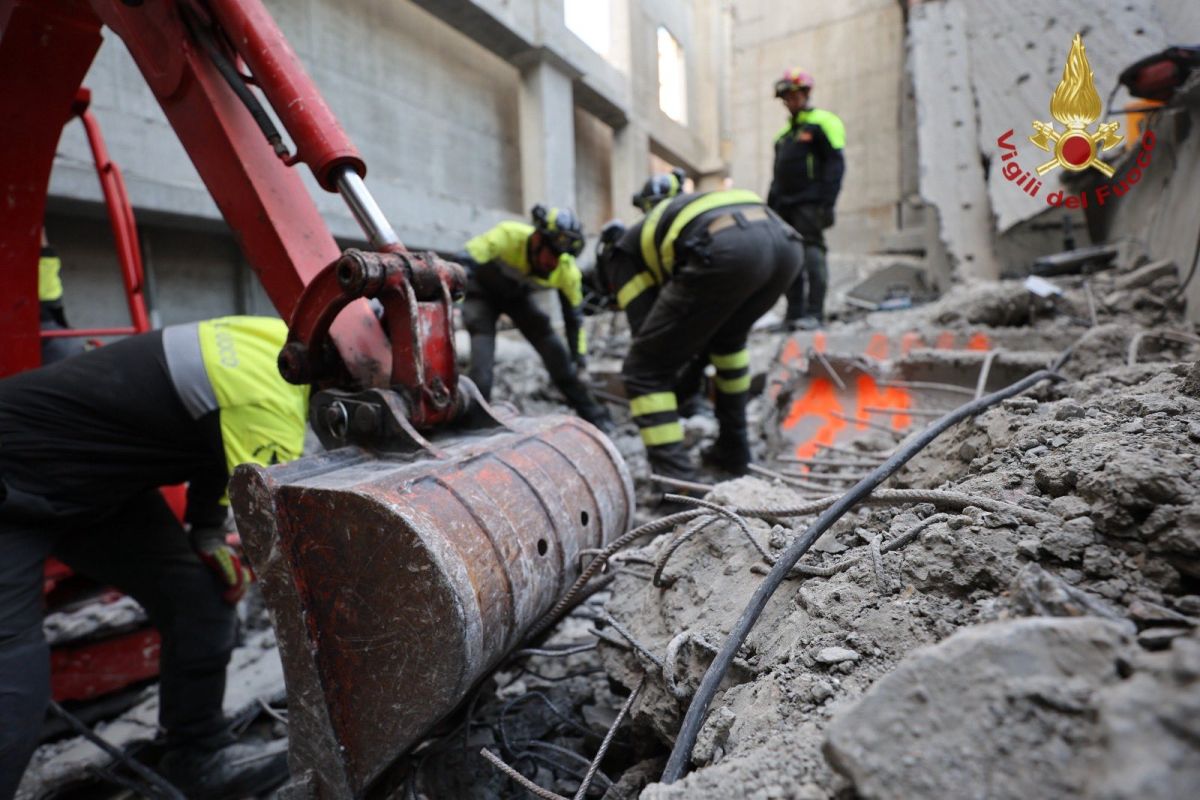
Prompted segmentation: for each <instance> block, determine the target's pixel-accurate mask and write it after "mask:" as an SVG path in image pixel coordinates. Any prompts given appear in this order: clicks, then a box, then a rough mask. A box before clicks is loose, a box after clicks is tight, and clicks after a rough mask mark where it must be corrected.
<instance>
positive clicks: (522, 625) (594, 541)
mask: <svg viewBox="0 0 1200 800" xmlns="http://www.w3.org/2000/svg"><path fill="white" fill-rule="evenodd" d="M436 453H437V454H438V455H437V456H427V457H424V458H414V457H413V456H412V455H411V454H398V455H394V456H381V455H378V454H373V453H371V452H369V451H367V450H364V449H361V448H357V447H346V448H342V449H339V450H335V451H331V452H327V453H322V454H319V455H314V456H309V457H306V458H303V459H300V460H299V461H296V462H293V463H292V464H287V465H281V466H274V467H268V468H261V467H256V466H252V465H247V466H242V467H239V468H238V469H237V470H236V472H235V475H234V479H233V481H232V483H231V489H230V496H231V498H232V501H233V506H234V510H235V513H236V516H237V521H238V529H239V531H240V533H241V536H242V539H243V541H244V543H245V546H246V550H247V553H248V555H249V557H250V560H251V563H252V564H253V566H254V568H255V571H256V573H257V575H258V576H259V580H260V582H261V585H262V591H263V595H264V597H265V599H266V602H267V604H268V606H269V607H270V609H271V611H272V614H273V617H274V621H275V627H276V631H277V634H278V639H279V646H280V653H281V657H282V659H283V665H284V674H285V679H286V682H287V687H288V695H289V708H290V710H291V717H290V728H291V730H290V736H291V753H290V760H291V765H292V771H293V775H294V776H296V779H297V780H296V783H295V784H294V789H293V792H294V793H295V792H298V794H295V795H294V796H297V797H300V796H304V797H319V798H326V797H328V798H334V797H338V798H341V797H359V796H362V795H363V794H364V793H365V792H366V791H367V790H368V789H369V788H370V787H371V785H372V783H373V782H375V781H376V780H377V779H378V778H379V777H380V776H381V775H383V774H384V773H385V772H386V771H387V770H388V769H389V767H391V766H392V765H393V764H394V763H395V761H396V760H397V758H398V757H399V756H401V755H402V754H403V753H404V752H405V751H406V750H407V749H408V748H409V747H411V746H412V745H413V744H415V743H416V742H417V741H418V740H419V738H420V737H421V736H422V735H423V734H424V733H425V732H426V731H428V730H429V729H430V728H431V727H432V726H433V725H434V724H436V723H437V722H438V721H439V720H440V719H441V718H442V717H443V716H444V715H446V714H447V713H449V712H450V711H451V710H453V708H454V707H455V706H456V705H457V704H458V703H459V701H460V700H461V699H462V698H463V697H464V695H465V694H466V693H467V691H468V690H469V689H470V688H471V686H472V685H474V684H475V683H476V682H477V681H478V680H479V679H480V678H481V677H482V676H484V675H485V674H486V673H487V672H488V670H490V669H491V668H492V667H494V666H495V665H496V663H497V662H498V661H500V659H502V658H503V657H504V656H505V655H506V654H507V653H508V652H509V651H510V650H512V649H513V648H514V647H516V646H517V645H518V644H520V643H521V641H522V639H523V637H524V636H525V634H526V632H527V631H528V630H529V628H530V627H531V626H532V624H533V623H534V622H536V621H537V620H538V619H539V618H540V617H541V616H542V615H544V614H545V613H546V612H547V611H548V610H549V609H550V608H551V606H552V605H553V604H554V602H555V601H556V600H557V599H558V598H559V597H560V596H561V595H562V593H563V592H564V591H565V590H566V589H567V587H569V586H570V584H571V582H572V581H573V580H574V579H575V578H576V577H577V575H578V570H577V567H576V565H577V564H578V558H577V556H578V554H579V552H580V551H581V550H583V549H585V548H598V547H603V546H604V544H605V543H606V542H608V541H609V540H610V539H611V538H614V537H616V536H618V535H620V534H621V533H623V532H624V531H625V530H626V529H627V528H628V526H629V523H630V520H631V515H632V512H633V505H634V501H633V487H632V482H631V480H630V477H629V473H628V470H627V469H626V467H625V463H624V461H623V460H622V458H621V456H620V454H619V453H618V452H617V451H616V449H615V448H614V447H613V446H612V443H611V442H609V441H608V439H607V438H606V437H605V436H604V435H603V434H601V433H600V432H599V431H597V430H596V429H595V428H593V427H592V426H590V425H588V424H587V423H584V422H582V421H580V420H578V419H576V418H574V417H566V416H558V415H553V416H546V417H540V418H538V419H523V418H516V419H509V420H506V422H505V426H503V427H497V428H492V429H484V430H477V431H474V432H471V433H466V434H462V435H459V436H451V437H444V438H441V439H439V440H438V441H437V442H436Z"/></svg>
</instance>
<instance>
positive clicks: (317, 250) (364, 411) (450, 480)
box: [0, 0, 633, 798]
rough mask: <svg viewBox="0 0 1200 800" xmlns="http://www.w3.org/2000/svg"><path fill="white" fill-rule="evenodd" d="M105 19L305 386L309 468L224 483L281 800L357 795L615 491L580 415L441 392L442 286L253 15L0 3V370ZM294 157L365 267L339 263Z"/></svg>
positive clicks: (518, 614) (510, 637)
mask: <svg viewBox="0 0 1200 800" xmlns="http://www.w3.org/2000/svg"><path fill="white" fill-rule="evenodd" d="M103 26H107V27H108V28H110V29H111V30H112V31H113V32H114V33H116V34H117V35H118V36H119V37H120V38H121V39H122V40H124V42H125V44H126V46H127V47H128V48H129V52H130V53H131V55H132V56H133V59H134V61H135V62H136V63H137V65H138V67H139V69H140V70H141V72H142V75H143V76H144V77H145V79H146V82H147V84H148V85H149V87H150V89H151V91H153V93H154V95H155V97H156V98H157V99H158V101H159V103H160V104H161V106H162V108H163V111H164V112H165V114H166V116H167V119H168V120H169V121H170V123H171V125H172V127H173V128H174V129H175V131H176V133H177V134H178V135H179V138H180V140H181V141H182V143H183V146H184V148H185V149H186V150H187V152H188V154H189V156H190V157H191V159H192V162H193V164H194V165H195V167H196V170H197V171H198V172H199V173H200V176H201V178H202V179H203V180H204V183H205V185H206V186H207V187H208V190H209V191H210V192H211V194H212V196H213V198H214V200H215V201H216V203H217V206H218V207H219V208H220V210H221V213H222V214H223V215H224V217H225V219H226V221H227V222H228V223H229V225H230V227H231V228H233V230H234V233H235V235H236V237H237V239H238V241H239V242H240V243H241V246H242V249H243V251H244V253H245V256H246V259H247V261H248V262H249V263H250V264H251V265H253V267H254V269H255V271H256V272H257V274H258V276H259V279H260V280H261V281H262V284H263V286H264V287H265V288H266V290H267V294H268V295H269V296H270V298H271V300H272V302H273V303H274V304H275V307H276V308H277V309H278V310H279V312H280V313H281V314H282V315H283V316H284V318H285V319H287V320H288V323H289V329H290V335H289V341H288V344H287V345H286V346H285V348H284V350H283V352H282V353H280V359H279V364H280V371H281V372H282V373H283V375H284V376H285V377H286V378H287V379H288V380H290V381H293V382H295V383H310V382H313V383H316V384H318V385H319V386H320V387H321V388H322V389H325V391H321V392H319V393H317V394H316V395H315V396H314V397H313V401H312V412H311V415H310V418H311V421H312V423H313V427H314V428H315V430H316V431H317V434H318V435H319V436H320V438H321V441H322V443H323V444H324V445H325V446H326V447H327V448H329V450H330V452H328V453H322V454H318V455H315V456H309V457H306V458H302V459H300V460H299V461H296V462H293V463H292V464H286V465H279V466H275V467H269V468H262V467H257V466H254V465H242V466H240V467H238V468H237V470H236V471H235V474H234V476H233V479H232V481H231V483H230V498H231V500H232V504H233V507H234V512H235V516H236V518H237V522H238V530H239V532H240V533H241V536H242V541H243V544H244V545H245V549H246V553H247V554H248V556H249V557H250V560H251V562H252V564H253V565H254V568H255V571H256V573H257V574H258V576H259V580H260V585H261V587H262V592H263V596H264V598H265V599H266V601H267V604H268V605H269V606H270V607H271V610H272V612H273V619H274V621H275V625H276V632H277V634H278V641H279V647H280V655H281V657H282V660H283V665H284V674H285V679H286V681H287V686H288V695H289V699H290V700H291V702H290V703H289V707H290V715H289V732H290V762H291V767H292V772H293V778H294V784H293V786H292V787H291V789H290V790H289V794H288V796H289V797H293V798H342V797H355V798H358V797H364V796H367V795H369V794H371V793H372V792H377V791H380V790H382V787H384V786H387V785H390V784H391V783H392V779H393V778H394V777H395V771H396V770H397V769H402V762H401V761H400V756H402V755H403V754H404V752H405V751H406V750H407V749H408V748H410V747H411V746H413V745H414V744H415V743H416V742H418V741H419V740H420V737H421V736H422V735H423V734H424V732H425V731H427V730H428V729H429V728H430V727H431V726H432V725H434V724H435V723H436V722H437V721H438V720H440V719H442V718H443V717H444V716H445V715H446V714H448V713H449V712H450V711H452V710H453V709H454V707H455V706H456V705H457V704H458V703H459V702H460V701H461V700H462V698H463V697H465V696H466V694H467V693H468V692H469V691H470V690H471V688H472V687H473V686H474V685H476V684H477V683H478V681H479V680H480V679H481V678H483V677H484V676H485V675H486V674H487V673H488V671H489V670H491V669H492V668H493V667H494V666H495V665H496V664H497V663H498V662H499V661H500V660H501V659H502V658H503V657H504V655H505V654H506V653H507V652H509V651H510V650H511V649H512V648H514V647H516V646H518V645H519V644H520V643H521V642H522V641H523V640H524V639H525V637H526V636H527V635H528V634H529V632H530V631H531V630H533V629H534V626H535V625H536V624H537V623H538V622H539V621H540V620H541V619H542V618H543V617H544V615H546V614H547V613H548V612H549V610H550V609H551V607H552V606H553V605H554V603H555V602H556V600H557V599H558V598H559V597H560V596H561V595H562V593H563V592H564V591H565V590H566V588H567V587H568V586H570V584H571V583H572V581H573V580H574V579H575V578H576V577H577V576H578V574H579V566H578V565H579V556H580V554H581V553H582V552H583V551H584V550H586V549H588V548H597V547H603V545H604V544H605V543H606V542H607V541H608V540H609V539H610V538H613V537H614V536H616V535H618V534H619V533H621V532H624V531H625V530H626V528H627V527H628V524H629V522H630V519H631V516H632V510H633V487H632V482H631V480H630V477H629V473H628V471H627V469H626V467H625V464H624V461H623V460H622V458H621V456H620V454H619V453H618V452H617V451H616V449H615V448H614V447H613V445H612V443H611V442H609V441H608V439H607V438H606V437H605V436H604V435H603V434H602V433H600V432H599V431H597V430H596V429H595V428H593V427H592V426H590V425H588V424H587V423H585V422H582V421H581V420H579V419H577V418H575V417H566V416H559V415H545V416H541V417H539V418H538V419H536V420H532V419H523V418H520V417H512V416H506V417H503V418H501V417H499V416H497V414H496V413H495V412H494V411H493V410H492V409H491V408H490V407H489V406H488V404H487V403H486V402H485V401H483V400H482V398H481V397H480V396H479V394H478V392H477V391H476V390H475V389H474V387H473V386H472V385H471V382H470V381H469V380H468V379H466V378H460V377H459V376H458V374H457V371H456V368H455V360H454V347H453V342H454V338H453V330H452V323H451V319H452V301H453V300H454V299H456V298H457V297H458V296H459V295H460V294H461V292H462V289H463V284H464V279H465V278H464V274H463V271H462V268H461V267H459V266H458V265H456V264H449V263H446V262H443V261H441V260H439V259H438V258H437V257H436V256H434V255H433V254H414V253H411V252H409V251H408V250H406V249H405V248H404V247H403V245H401V244H400V242H399V241H398V240H397V238H396V235H395V233H394V232H393V231H392V228H391V226H390V225H389V224H388V222H387V220H386V219H385V218H384V217H383V215H382V213H381V212H380V210H379V208H378V207H377V206H376V204H375V202H374V201H373V200H372V198H371V196H370V194H369V193H368V192H367V190H366V187H365V186H364V184H363V181H362V179H363V177H364V176H365V175H366V165H365V164H364V162H363V159H362V158H361V156H360V155H359V154H358V151H357V150H356V149H355V148H354V146H353V144H351V142H350V140H349V138H348V137H347V136H346V134H345V132H343V131H342V129H341V127H340V126H339V125H338V122H337V120H336V119H335V118H334V117H333V115H332V114H331V113H330V111H329V109H328V107H327V106H326V105H325V103H324V101H323V100H322V99H321V96H320V94H319V93H318V92H317V90H316V87H315V86H314V85H313V83H312V81H311V80H310V79H309V77H308V76H307V74H305V72H304V69H303V68H302V67H301V65H300V63H299V61H298V59H297V58H296V55H295V53H293V52H292V50H291V48H290V47H289V46H288V44H287V42H286V41H285V40H284V38H283V36H282V34H281V33H280V32H279V29H278V28H277V27H276V25H275V23H274V21H273V20H272V19H271V18H270V16H269V15H268V14H267V12H266V11H265V9H264V8H263V6H262V4H261V2H260V0H0V143H2V145H0V207H3V209H4V224H3V225H0V282H2V285H3V286H4V287H5V289H6V291H5V292H4V293H3V296H0V341H2V342H3V343H4V346H3V347H0V375H3V374H7V373H9V372H13V371H15V370H16V369H19V368H21V367H22V366H23V365H24V366H26V367H27V366H29V365H31V364H36V363H37V352H36V351H37V348H38V307H37V301H36V297H37V293H36V286H35V284H36V274H37V269H36V264H37V257H38V249H39V243H40V240H39V232H40V230H41V225H42V218H43V214H44V212H45V205H46V191H47V186H48V181H49V175H50V169H51V165H52V162H53V159H54V152H55V149H56V143H57V142H58V139H59V135H60V133H61V131H62V126H63V124H64V123H65V122H66V121H67V120H68V119H69V116H70V113H71V105H72V102H73V101H74V99H75V97H76V92H77V90H78V89H79V85H80V81H82V79H83V76H84V74H85V73H86V72H87V70H88V66H89V65H90V64H91V62H92V59H93V57H94V56H95V53H96V50H97V48H98V47H99V45H100V30H101V27H103ZM256 92H261V95H262V96H263V97H265V99H266V102H267V103H268V104H269V105H270V106H271V108H272V109H273V110H274V112H275V116H276V117H277V118H278V119H279V121H280V122H281V124H282V127H283V129H284V131H285V132H286V134H287V137H288V138H290V140H291V144H289V143H288V142H287V141H286V140H285V138H284V136H283V135H282V133H281V132H279V131H277V130H276V129H275V125H274V122H273V121H272V118H271V116H270V115H268V114H267V113H266V112H265V111H264V109H263V108H262V107H261V105H260V102H261V101H260V100H259V99H258V94H257V93H256ZM298 164H304V165H306V166H307V167H308V168H309V169H310V170H311V171H312V174H313V175H314V176H315V178H316V180H317V183H318V184H319V185H320V186H321V188H323V189H325V190H326V191H330V192H337V193H339V194H341V195H342V197H343V198H345V200H346V201H347V203H348V204H349V206H350V209H351V211H352V213H353V214H354V216H355V218H356V219H357V220H358V221H359V223H360V225H361V226H362V228H363V230H364V232H365V233H366V235H367V238H368V240H369V241H370V242H371V247H372V251H370V252H366V251H360V250H348V251H346V252H344V253H341V252H339V251H338V248H337V245H336V244H335V242H334V239H333V237H332V236H331V235H330V232H329V230H328V228H327V227H326V226H325V223H324V222H323V220H322V219H321V217H320V215H319V214H318V213H317V210H316V207H315V205H314V204H313V201H312V199H311V198H310V197H309V196H308V194H307V192H306V190H305V188H304V185H303V183H302V182H301V180H300V177H299V176H298V175H297V174H296V172H295V171H294V169H293V167H294V166H295V165H298ZM10 287H11V288H12V291H9V288H10ZM365 298H374V299H377V300H378V301H379V303H380V304H381V305H382V307H383V312H384V313H383V315H382V321H380V320H379V319H377V318H376V316H375V314H374V313H373V311H372V310H371V307H370V305H369V304H368V302H367V301H366V299H365Z"/></svg>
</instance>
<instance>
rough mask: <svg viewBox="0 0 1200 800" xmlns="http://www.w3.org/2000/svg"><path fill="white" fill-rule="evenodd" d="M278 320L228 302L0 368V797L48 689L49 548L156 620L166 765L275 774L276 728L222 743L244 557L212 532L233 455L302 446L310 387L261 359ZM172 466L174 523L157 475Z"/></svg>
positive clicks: (222, 511)
mask: <svg viewBox="0 0 1200 800" xmlns="http://www.w3.org/2000/svg"><path fill="white" fill-rule="evenodd" d="M286 337H287V327H286V326H285V325H284V323H283V322H281V321H280V320H276V319H265V318H256V317H225V318H221V319H214V320H209V321H207V322H199V323H193V324H190V325H178V326H173V327H169V328H166V329H164V330H158V331H151V332H149V333H144V334H141V335H138V336H131V337H129V338H126V339H123V340H121V341H119V342H116V343H115V344H111V345H108V346H106V347H101V348H98V349H96V350H91V351H88V352H86V353H83V354H81V355H78V356H76V357H74V358H69V359H66V360H64V361H60V362H57V363H55V364H52V365H50V366H47V367H44V368H42V369H37V370H31V371H29V372H25V373H22V374H19V375H15V376H12V377H9V378H6V379H4V380H0V479H2V481H3V483H2V484H0V487H2V488H3V490H4V492H3V494H4V496H3V498H2V499H0V798H4V799H7V798H11V797H12V796H13V794H14V792H15V791H16V789H17V785H18V783H19V782H20V779H21V775H22V772H23V771H24V769H25V766H26V764H27V762H28V760H29V757H30V755H31V754H32V752H33V750H34V748H35V746H36V744H37V739H38V734H39V731H40V728H41V725H42V719H43V717H44V715H45V712H46V707H47V703H48V700H49V696H50V679H49V649H48V647H47V644H46V640H45V638H44V636H43V635H42V608H41V600H42V571H43V563H44V562H45V560H46V557H47V556H49V555H54V556H56V557H58V558H59V559H61V560H62V561H64V562H66V564H68V565H69V566H70V567H71V568H72V569H74V570H75V571H77V572H79V573H81V574H83V575H86V576H88V577H91V578H94V579H96V580H98V581H100V582H101V583H103V584H107V585H112V586H115V587H117V588H118V589H120V590H121V591H123V592H125V593H126V594H128V595H130V596H131V597H133V598H134V599H135V600H137V601H138V602H139V603H140V604H141V605H142V607H143V608H144V609H145V610H146V613H147V615H148V616H149V618H150V621H151V622H152V623H153V624H154V626H155V627H156V628H158V630H159V632H160V633H161V634H162V651H161V655H160V682H159V722H160V724H161V726H162V728H163V730H164V731H165V735H166V745H167V751H166V754H165V755H164V757H163V759H162V761H161V762H160V764H159V769H160V770H161V771H162V773H163V774H164V776H165V777H166V778H167V779H168V780H170V781H171V782H173V783H174V784H175V785H176V786H178V787H179V789H180V790H181V791H182V792H183V793H184V794H185V795H186V796H187V797H188V798H189V799H190V800H197V799H198V798H199V799H201V800H203V798H210V797H244V796H247V795H253V794H255V793H257V792H260V791H263V790H264V789H267V788H270V787H271V786H272V785H274V784H275V783H278V782H280V781H281V780H283V779H284V778H286V776H287V752H286V742H274V743H270V744H258V745H249V744H237V743H235V742H234V735H233V733H232V732H231V730H230V728H229V723H228V721H227V720H226V718H225V716H224V714H223V712H222V701H223V699H224V694H225V668H226V665H227V664H228V662H229V656H230V653H231V652H232V650H233V647H234V643H235V633H236V615H235V608H234V606H235V605H236V603H237V601H238V600H239V599H240V598H241V596H242V595H243V594H244V593H245V591H246V588H247V586H248V584H249V580H250V574H249V570H248V569H247V568H246V567H245V566H244V565H243V564H242V563H241V562H240V561H239V559H238V556H237V555H236V553H235V552H234V551H233V550H232V549H231V548H230V547H229V546H228V545H227V544H226V543H225V536H224V532H223V525H224V523H225V520H226V516H227V512H228V501H227V500H226V497H225V487H226V483H227V481H228V479H229V475H230V473H231V472H232V470H233V468H234V467H235V466H236V465H238V464H240V463H243V462H255V463H258V464H263V465H266V464H274V463H278V462H284V461H288V460H291V459H294V458H297V457H298V456H299V455H300V454H301V452H302V449H303V445H304V432H305V424H306V421H307V415H308V396H309V387H307V386H293V385H291V384H289V383H286V382H285V381H284V380H283V378H282V377H281V376H280V374H279V370H278V368H277V366H276V360H277V358H278V355H279V351H280V348H281V347H282V346H283V344H284V341H285V339H286ZM184 482H186V483H187V484H188V502H187V515H186V522H187V525H186V527H185V526H183V525H180V523H179V521H178V520H177V519H176V517H175V516H174V515H173V514H172V513H171V511H170V509H169V508H168V507H167V504H166V502H165V501H164V500H163V497H162V495H161V494H160V493H159V492H158V491H157V489H158V487H160V486H165V485H173V484H179V483H184Z"/></svg>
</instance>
